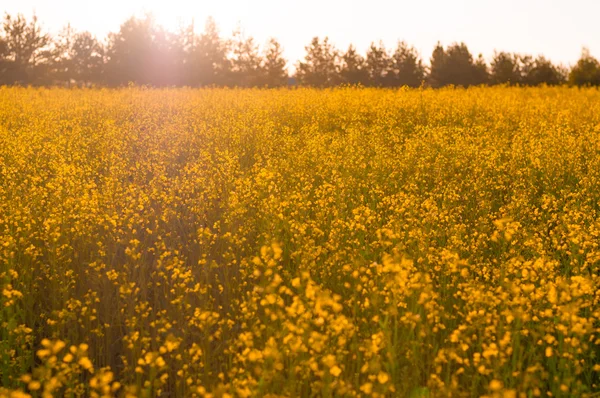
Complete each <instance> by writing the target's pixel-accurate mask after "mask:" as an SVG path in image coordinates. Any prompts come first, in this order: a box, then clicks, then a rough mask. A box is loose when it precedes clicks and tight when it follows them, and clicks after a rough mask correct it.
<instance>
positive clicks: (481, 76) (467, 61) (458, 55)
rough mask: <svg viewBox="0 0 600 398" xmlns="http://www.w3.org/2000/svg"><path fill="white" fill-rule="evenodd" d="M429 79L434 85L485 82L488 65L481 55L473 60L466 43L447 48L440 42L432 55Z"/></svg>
mask: <svg viewBox="0 0 600 398" xmlns="http://www.w3.org/2000/svg"><path fill="white" fill-rule="evenodd" d="M429 80H430V83H431V85H432V86H433V87H441V86H446V85H449V84H453V85H456V86H464V87H468V86H471V85H478V84H484V83H486V82H487V65H486V63H485V60H484V59H483V57H482V56H481V55H480V56H479V58H478V59H477V61H473V56H472V55H471V53H470V52H469V49H468V47H467V45H466V44H465V43H454V44H452V45H450V46H449V47H448V48H447V49H446V50H444V48H443V47H442V45H441V44H440V43H438V44H437V45H436V47H435V48H434V50H433V53H432V55H431V73H430V75H429Z"/></svg>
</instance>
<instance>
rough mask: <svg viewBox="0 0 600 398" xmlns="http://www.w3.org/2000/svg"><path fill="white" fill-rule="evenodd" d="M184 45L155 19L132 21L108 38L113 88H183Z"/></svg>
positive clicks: (108, 59) (108, 79)
mask: <svg viewBox="0 0 600 398" xmlns="http://www.w3.org/2000/svg"><path fill="white" fill-rule="evenodd" d="M181 52H182V51H181V42H180V38H179V36H177V35H173V34H171V33H169V32H167V31H165V30H164V29H163V28H162V27H160V26H157V25H156V24H155V22H154V19H153V18H152V17H151V16H150V15H147V16H146V17H145V18H142V19H138V18H135V17H131V18H129V19H128V20H127V21H125V23H123V24H122V25H121V27H120V29H119V32H117V33H112V34H110V35H109V45H108V48H107V51H106V54H107V65H106V75H107V76H106V78H107V82H108V83H109V84H110V85H117V86H118V85H124V84H127V83H129V82H134V83H137V84H148V85H155V86H165V85H175V84H181V83H182V80H181V78H180V76H181V74H182V62H183V60H182V57H181Z"/></svg>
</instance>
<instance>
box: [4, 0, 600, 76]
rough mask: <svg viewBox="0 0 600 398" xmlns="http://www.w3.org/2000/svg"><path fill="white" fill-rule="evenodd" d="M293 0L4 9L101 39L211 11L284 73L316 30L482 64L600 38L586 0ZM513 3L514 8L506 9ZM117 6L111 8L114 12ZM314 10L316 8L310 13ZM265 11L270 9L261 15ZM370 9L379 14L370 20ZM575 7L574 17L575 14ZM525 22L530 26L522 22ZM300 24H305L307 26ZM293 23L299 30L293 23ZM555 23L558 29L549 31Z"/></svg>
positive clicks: (335, 38)
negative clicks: (278, 49)
mask: <svg viewBox="0 0 600 398" xmlns="http://www.w3.org/2000/svg"><path fill="white" fill-rule="evenodd" d="M299 3H300V2H298V1H292V2H289V3H288V5H287V6H286V7H281V6H278V5H277V2H275V1H273V0H259V1H256V2H253V3H249V2H243V1H241V0H232V1H226V2H218V3H217V2H210V3H208V2H207V3H203V4H193V5H189V4H185V1H182V0H173V1H171V2H169V3H168V4H166V5H164V3H163V2H160V1H146V2H144V1H141V0H133V1H121V2H118V3H117V2H116V1H115V0H107V1H105V2H103V3H102V4H96V3H94V4H92V5H90V4H87V5H86V4H82V3H80V2H74V1H72V0H58V1H57V2H53V3H46V2H40V1H36V0H23V1H21V2H19V4H10V5H8V6H5V9H4V10H3V11H4V12H5V13H8V14H11V15H16V14H18V13H21V14H23V15H25V17H27V18H30V17H31V16H32V15H34V14H35V15H36V16H37V17H38V20H39V22H40V24H41V26H42V28H43V30H45V31H47V32H48V33H50V34H51V35H53V36H54V35H56V34H58V32H59V31H60V30H61V29H62V28H63V27H64V26H66V25H67V24H70V25H71V27H72V28H74V29H76V30H78V31H86V30H87V31H89V32H91V33H92V34H94V35H95V36H96V37H97V38H98V39H101V40H105V39H106V38H107V36H108V34H109V33H110V32H116V31H118V30H119V27H120V25H121V24H122V23H123V22H125V20H127V18H129V17H131V16H135V17H143V16H144V15H146V14H151V15H152V16H153V18H154V19H155V20H156V22H157V24H159V25H161V26H163V27H164V28H165V29H167V30H169V31H176V30H177V27H178V26H189V25H190V24H191V23H192V22H193V23H194V28H195V29H194V30H195V32H196V33H201V32H202V31H203V30H204V24H205V21H206V20H207V18H209V17H212V18H214V20H215V22H216V24H217V26H218V28H219V32H220V35H221V37H224V38H227V37H230V36H231V34H232V32H233V31H234V30H236V29H241V30H242V31H243V32H244V34H246V35H247V36H252V37H254V39H255V40H256V43H257V44H259V45H260V46H261V49H262V47H263V45H264V43H265V42H266V41H267V40H268V38H269V37H274V38H276V39H277V40H278V41H279V42H280V43H281V45H282V46H283V50H284V57H285V58H286V59H287V61H288V64H287V66H288V71H289V72H290V73H292V72H293V71H294V70H295V64H296V63H297V62H298V61H299V60H302V59H303V58H304V54H305V51H304V47H305V46H307V45H308V44H309V43H310V40H311V39H312V38H313V37H315V36H319V37H321V38H323V37H329V39H330V42H331V43H332V44H333V45H334V46H335V47H336V48H337V49H338V50H340V51H345V50H346V49H347V47H348V46H349V45H350V44H353V45H355V47H356V48H357V50H358V52H360V53H361V54H364V53H365V52H366V50H367V48H368V46H369V45H370V43H372V42H375V43H378V42H379V41H382V42H383V43H384V44H385V46H386V48H388V49H393V48H394V47H395V46H396V43H397V42H398V41H400V40H403V41H405V42H407V43H408V44H409V45H411V46H413V47H414V48H415V49H416V50H417V51H418V52H419V54H420V56H421V59H422V60H423V63H424V64H425V65H429V59H430V56H431V52H432V50H433V48H434V46H435V45H436V43H437V42H438V41H439V42H440V43H441V44H442V45H444V46H448V45H450V44H452V43H454V42H458V43H460V42H464V43H465V44H466V45H467V46H468V47H469V50H470V51H471V53H472V54H473V56H474V57H477V56H478V54H482V55H483V57H484V58H485V60H486V61H487V62H488V63H489V62H490V60H491V58H492V56H493V54H494V52H495V51H506V52H510V53H522V54H530V55H532V56H534V57H536V56H538V55H543V56H545V57H546V58H548V59H549V60H551V61H552V62H554V63H556V64H561V65H564V66H572V65H574V64H575V63H576V62H577V60H578V59H579V57H580V55H581V51H582V49H583V48H584V47H585V48H588V49H589V51H590V53H591V54H592V55H598V54H599V53H600V36H599V35H597V34H596V35H594V32H593V29H594V28H593V26H594V25H593V15H597V13H595V12H587V13H583V15H581V12H580V11H581V10H582V7H580V6H585V7H587V8H589V9H592V10H597V11H600V4H595V3H594V2H593V1H591V0H576V1H575V2H574V4H571V5H570V6H569V8H568V9H563V8H560V7H551V5H552V4H554V5H557V4H561V3H562V2H560V1H556V0H553V1H548V2H542V1H540V0H528V1H521V2H519V1H516V0H509V1H508V2H505V3H504V4H503V6H502V9H500V10H498V12H497V13H496V12H495V13H494V15H493V16H490V15H488V16H487V19H485V18H484V17H486V15H484V14H486V13H487V14H489V13H490V12H489V10H488V9H489V5H488V4H486V3H491V2H486V1H479V2H478V1H475V0H462V1H460V2H459V3H460V6H453V5H451V4H446V3H445V2H442V1H440V0H432V1H430V2H428V4H427V6H431V7H430V8H435V9H436V12H431V11H429V13H428V14H427V15H426V17H425V21H426V22H425V23H423V21H422V20H421V18H406V17H402V13H401V12H400V11H403V14H404V15H415V14H421V13H420V11H425V10H423V9H424V8H427V6H426V5H423V4H414V3H407V2H400V3H395V4H387V2H386V1H383V0H374V1H372V2H369V5H368V6H361V5H360V3H361V2H359V1H350V2H349V3H350V4H352V5H353V6H352V7H348V6H347V3H343V2H341V1H338V0H336V1H329V2H326V3H324V4H320V3H319V2H317V1H316V0H309V1H307V2H304V3H303V4H302V6H300V7H299V8H298V5H299ZM317 4H318V5H319V6H320V7H317ZM111 5H112V7H111ZM116 5H118V6H116ZM290 5H291V6H290ZM382 6H384V7H387V8H390V10H389V12H387V13H383V14H382V13H380V12H379V11H381V9H382V8H383V7H382ZM517 6H519V7H520V12H519V13H514V12H512V10H513V9H514V8H516V7H517ZM540 7H544V8H541V9H540ZM585 7H583V8H585ZM116 8H118V12H114V10H115V9H116ZM317 9H318V10H319V11H320V12H319V13H315V12H314V10H317ZM265 10H276V12H275V13H268V12H266V11H265ZM463 10H466V12H464V11H463ZM373 13H375V14H378V15H376V16H375V18H373V17H374V15H373ZM577 13H579V15H574V14H577ZM396 15H398V16H397V17H396ZM530 17H534V18H531V19H530ZM390 19H391V20H390ZM396 20H397V21H396ZM587 20H589V22H588V23H586V21H587ZM307 21H309V22H310V23H307ZM530 21H533V24H529V23H528V22H530ZM536 21H537V22H536ZM306 25H310V27H309V28H306ZM299 26H300V27H303V28H304V29H299ZM432 26H433V28H432ZM556 26H561V27H562V28H560V29H556ZM301 30H302V31H301Z"/></svg>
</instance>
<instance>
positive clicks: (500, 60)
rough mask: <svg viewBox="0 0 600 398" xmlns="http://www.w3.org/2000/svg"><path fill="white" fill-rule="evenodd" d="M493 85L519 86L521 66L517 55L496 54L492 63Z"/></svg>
mask: <svg viewBox="0 0 600 398" xmlns="http://www.w3.org/2000/svg"><path fill="white" fill-rule="evenodd" d="M490 78H491V83H492V84H518V83H521V81H522V78H521V65H520V62H519V56H518V55H517V54H509V53H507V52H503V51H501V52H494V58H493V59H492V62H491V76H490Z"/></svg>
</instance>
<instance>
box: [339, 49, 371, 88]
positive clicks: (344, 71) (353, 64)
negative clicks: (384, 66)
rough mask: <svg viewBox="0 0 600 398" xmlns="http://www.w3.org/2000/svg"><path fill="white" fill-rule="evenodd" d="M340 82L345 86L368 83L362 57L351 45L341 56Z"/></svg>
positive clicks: (367, 75) (364, 62)
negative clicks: (345, 84)
mask: <svg viewBox="0 0 600 398" xmlns="http://www.w3.org/2000/svg"><path fill="white" fill-rule="evenodd" d="M340 80H341V82H342V83H347V84H362V85H367V84H368V83H369V73H368V71H367V65H366V61H365V59H364V57H362V56H361V55H360V54H359V53H358V52H357V51H356V48H355V47H354V46H353V45H350V46H349V47H348V50H346V52H345V53H344V54H343V55H342V56H341V65H340Z"/></svg>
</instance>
